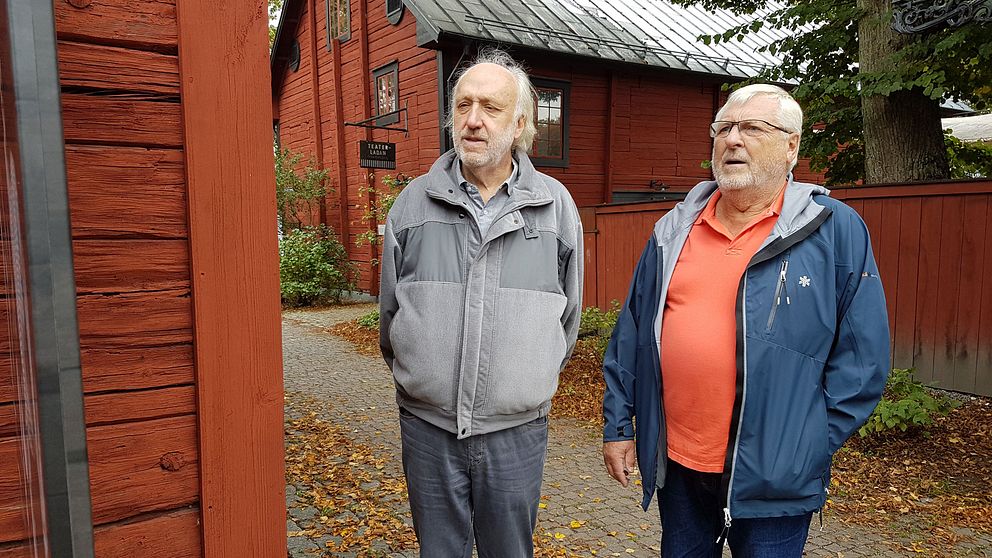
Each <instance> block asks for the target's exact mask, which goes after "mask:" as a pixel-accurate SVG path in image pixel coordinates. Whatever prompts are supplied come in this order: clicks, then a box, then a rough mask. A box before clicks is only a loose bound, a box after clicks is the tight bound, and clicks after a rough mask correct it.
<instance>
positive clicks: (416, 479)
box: [400, 408, 548, 558]
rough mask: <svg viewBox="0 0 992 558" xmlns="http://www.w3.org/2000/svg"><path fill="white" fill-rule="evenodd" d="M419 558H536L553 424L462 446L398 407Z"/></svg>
mask: <svg viewBox="0 0 992 558" xmlns="http://www.w3.org/2000/svg"><path fill="white" fill-rule="evenodd" d="M400 433H401V436H402V438H403V472H404V474H405V475H406V482H407V491H408V493H409V495H410V510H411V511H412V512H413V529H414V531H416V533H417V540H419V541H420V556H421V558H470V557H471V556H472V543H473V539H474V542H475V544H476V545H477V547H478V551H479V558H524V557H532V556H534V543H533V538H532V537H533V535H534V526H535V524H536V522H537V504H538V501H539V500H540V498H541V477H542V475H543V474H544V457H545V455H546V453H547V449H548V419H547V417H542V418H539V419H536V420H534V421H531V422H528V423H526V424H523V425H520V426H517V427H514V428H509V429H506V430H500V431H499V432H492V433H489V434H480V435H478V436H471V437H469V438H465V439H463V440H459V439H457V437H456V436H455V435H454V434H452V433H450V432H448V431H446V430H442V429H440V428H438V427H436V426H434V425H432V424H430V423H427V422H425V421H423V420H421V419H419V418H417V417H415V416H413V415H412V414H410V413H409V412H407V411H406V410H404V409H402V408H401V409H400Z"/></svg>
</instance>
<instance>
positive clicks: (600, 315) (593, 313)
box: [579, 300, 620, 358]
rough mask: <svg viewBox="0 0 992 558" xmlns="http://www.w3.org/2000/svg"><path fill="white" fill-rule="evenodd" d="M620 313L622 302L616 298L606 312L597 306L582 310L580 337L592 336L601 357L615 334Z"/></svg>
mask: <svg viewBox="0 0 992 558" xmlns="http://www.w3.org/2000/svg"><path fill="white" fill-rule="evenodd" d="M619 315H620V303H619V302H617V301H616V300H614V301H613V302H611V303H610V309H609V310H606V311H605V312H604V311H603V310H600V309H599V308H597V307H595V306H589V307H588V308H586V309H585V310H583V311H582V317H581V319H580V320H579V337H581V338H588V337H592V338H593V339H594V340H595V343H596V350H597V351H598V352H599V356H600V358H602V357H603V355H604V354H606V346H607V345H609V344H610V336H611V335H613V328H614V327H615V326H616V325H617V316H619Z"/></svg>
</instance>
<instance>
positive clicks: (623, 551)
mask: <svg viewBox="0 0 992 558" xmlns="http://www.w3.org/2000/svg"><path fill="white" fill-rule="evenodd" d="M372 308H374V306H372V305H368V304H360V305H352V306H342V307H335V308H329V309H323V310H310V311H287V312H284V313H283V362H284V375H285V388H286V392H287V394H307V395H310V396H313V397H315V398H317V399H318V400H320V401H323V402H326V403H327V404H329V406H330V407H331V408H333V409H334V412H333V416H329V417H325V418H327V419H328V420H331V421H334V422H335V423H337V424H339V425H341V426H342V427H344V428H346V429H347V430H348V431H350V432H351V435H352V438H353V440H355V441H356V442H360V443H363V444H367V445H370V446H373V447H377V448H382V451H383V452H384V454H385V455H386V456H388V457H390V458H391V459H390V460H389V462H388V463H387V464H386V468H385V471H384V472H385V474H387V475H395V477H396V478H399V477H400V476H401V475H402V471H401V465H400V443H399V423H398V418H397V412H396V403H395V397H394V391H393V382H392V378H391V376H390V374H389V371H388V369H387V368H386V366H385V364H384V363H383V362H382V359H381V358H375V357H367V356H363V355H359V354H357V353H356V352H355V351H354V350H353V349H352V347H351V345H350V344H349V343H348V342H347V341H345V340H344V339H341V338H339V337H337V336H334V335H331V334H329V333H327V332H326V331H325V330H326V328H328V327H330V326H331V325H333V324H335V323H338V322H342V321H346V320H350V319H353V318H355V317H357V316H360V315H362V314H364V313H365V312H367V311H369V310H370V309H372ZM550 424H551V426H550V434H549V447H548V458H547V463H546V465H545V472H544V485H543V491H542V500H541V501H542V503H543V504H544V506H542V509H541V510H540V512H539V515H538V531H539V532H541V533H549V534H551V535H552V536H554V535H555V534H560V535H564V538H563V539H560V542H561V543H562V544H565V545H567V546H568V547H569V548H579V549H584V550H583V551H581V552H579V553H578V554H580V555H583V556H597V557H603V556H634V557H657V556H658V555H659V540H660V536H661V531H660V528H659V522H658V512H657V507H656V506H655V505H654V503H653V502H652V507H651V508H650V510H649V511H648V512H644V511H642V510H641V508H640V505H639V500H640V493H641V491H640V486H633V483H632V485H631V486H629V487H628V488H626V489H624V488H623V487H621V486H620V485H619V484H618V483H616V482H615V481H613V480H612V479H611V478H609V477H608V476H607V474H606V470H605V467H604V466H603V461H602V455H601V438H600V434H599V432H598V431H592V430H590V429H588V428H582V427H581V426H579V425H578V423H576V422H574V421H572V420H570V419H560V418H559V419H552V421H551V423H550ZM286 503H287V508H288V510H289V514H288V515H289V517H288V519H287V532H288V534H289V535H290V536H289V537H288V546H289V556H290V558H303V557H312V556H317V555H319V552H320V550H319V549H321V548H323V547H324V544H325V543H326V540H327V539H323V540H310V539H308V538H306V537H305V536H301V535H300V532H301V531H302V530H303V529H305V528H306V526H307V525H308V524H309V522H311V521H312V520H313V517H314V515H315V513H316V510H314V509H312V508H309V509H307V507H306V506H303V505H301V504H300V503H299V502H297V499H296V488H295V487H293V486H288V487H287V492H286ZM396 505H397V506H398V509H399V510H400V511H401V512H402V513H404V514H406V516H407V517H408V514H409V511H408V508H406V507H405V506H406V503H405V500H404V501H402V502H397V503H396ZM573 521H578V522H580V523H579V524H578V525H579V526H578V527H577V528H573V527H572V525H573V523H572V522H573ZM985 542H988V541H984V542H983V543H982V544H981V546H980V547H974V548H969V549H968V554H970V555H974V556H992V550H990V549H992V546H986V545H985V544H984V543H985ZM592 550H595V551H596V553H595V554H592V553H591V551H592ZM323 555H324V556H331V554H329V553H325V554H323ZM375 555H376V556H389V557H391V558H413V557H414V556H416V552H415V551H407V552H405V553H393V554H388V553H385V552H383V553H382V554H379V553H376V554H375ZM724 555H725V556H729V552H725V553H724ZM806 555H807V556H814V557H832V558H857V557H865V558H867V557H872V558H877V557H883V558H884V557H896V556H911V555H913V554H912V553H906V552H903V551H897V550H895V549H894V547H893V545H891V544H889V543H888V542H887V541H886V540H885V539H884V537H883V536H882V535H881V534H879V533H875V532H870V531H867V530H864V529H861V528H858V527H853V526H849V525H844V524H843V523H841V522H839V521H837V520H836V519H832V518H831V517H830V515H829V513H828V514H827V515H826V517H825V524H824V526H823V529H822V530H821V529H820V527H819V521H818V518H817V517H816V516H814V519H813V525H812V527H811V529H810V537H809V541H808V543H807V546H806ZM954 555H959V554H958V553H957V552H955V553H954ZM338 556H344V555H340V554H339V555H338Z"/></svg>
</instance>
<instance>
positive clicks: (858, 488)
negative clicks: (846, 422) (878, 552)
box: [287, 322, 992, 557]
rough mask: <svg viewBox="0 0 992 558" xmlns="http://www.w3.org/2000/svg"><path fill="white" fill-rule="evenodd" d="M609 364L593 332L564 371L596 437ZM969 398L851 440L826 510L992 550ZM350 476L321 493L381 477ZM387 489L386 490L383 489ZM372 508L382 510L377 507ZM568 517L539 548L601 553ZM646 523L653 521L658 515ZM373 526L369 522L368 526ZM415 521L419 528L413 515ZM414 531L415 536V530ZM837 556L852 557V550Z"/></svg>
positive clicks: (979, 412) (841, 517)
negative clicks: (928, 419)
mask: <svg viewBox="0 0 992 558" xmlns="http://www.w3.org/2000/svg"><path fill="white" fill-rule="evenodd" d="M325 331H327V332H329V333H333V334H335V335H337V336H341V337H344V338H345V339H347V340H349V341H350V342H351V343H352V344H353V346H354V348H355V349H356V351H357V352H359V353H361V354H364V355H370V356H378V333H377V332H376V331H373V330H368V329H366V328H363V327H361V326H359V325H357V324H356V323H354V322H345V323H340V324H337V325H334V326H332V327H329V328H327V329H326V330H325ZM600 366H601V360H600V357H599V356H598V353H597V352H596V349H595V346H594V343H593V341H585V340H580V341H579V343H578V346H577V347H576V351H575V354H574V355H573V357H572V360H571V361H570V363H569V365H568V366H567V367H566V369H565V371H564V372H563V373H562V376H561V380H560V386H559V389H558V393H557V394H556V396H555V399H554V401H553V407H552V415H553V416H557V417H570V418H573V419H575V420H576V421H577V422H578V424H579V425H580V426H583V427H584V428H587V429H588V431H589V433H590V434H589V435H590V436H592V437H595V436H597V435H598V431H599V429H600V428H601V425H602V394H603V381H602V374H601V371H600ZM964 399H965V400H964V402H963V404H962V405H961V406H960V407H959V408H958V409H956V410H954V411H953V412H952V413H951V415H949V416H948V417H944V418H939V419H937V421H936V422H935V424H934V425H932V426H930V427H929V428H927V429H926V430H925V431H920V432H915V433H909V434H901V433H900V434H889V435H883V436H877V437H874V438H871V439H861V438H858V437H857V436H856V437H855V438H854V439H852V440H851V441H849V442H848V444H847V445H846V446H845V447H844V448H843V449H842V450H841V451H840V452H839V453H838V454H837V456H836V458H835V462H834V468H833V480H832V483H831V497H830V501H829V504H828V508H827V512H826V514H825V515H826V519H827V521H828V523H829V522H834V521H839V522H841V523H843V524H846V525H851V526H852V528H855V527H853V526H858V527H857V528H860V529H862V530H864V529H867V531H864V532H871V533H880V534H882V535H883V536H884V539H885V540H886V541H889V542H888V545H889V546H890V547H891V548H892V549H893V551H895V552H897V553H898V554H899V555H917V556H935V557H939V556H948V557H950V556H954V557H957V556H969V555H970V556H992V488H990V487H992V403H990V401H989V400H988V399H981V398H964ZM301 424H302V425H306V423H301ZM311 447H313V444H311ZM354 448H355V445H354V444H353V445H351V446H349V450H348V451H350V452H354V451H355V449H354ZM342 451H344V450H342ZM359 451H361V449H359ZM350 455H351V453H349V454H348V455H347V456H341V457H338V460H339V461H341V460H345V461H347V459H345V458H348V457H349V456H350ZM287 464H288V462H287ZM340 478H341V482H345V483H346V485H345V486H344V487H343V488H340V489H335V488H333V487H332V488H331V489H328V490H327V493H326V494H325V495H324V496H319V498H331V496H330V495H331V494H337V493H338V491H339V490H344V493H345V494H349V493H348V490H351V491H352V492H354V491H355V490H356V489H355V488H354V487H355V486H358V487H359V488H360V487H361V486H362V485H361V483H362V482H371V481H368V480H357V482H358V484H357V485H356V484H355V482H356V479H351V480H348V479H347V476H341V477H340ZM378 482H380V483H381V482H382V480H379V481H378ZM347 483H350V484H347ZM548 484H549V483H546V485H548ZM551 484H552V485H550V486H548V487H547V488H548V489H549V491H550V492H551V493H553V490H554V489H555V487H554V486H553V483H551ZM388 486H390V487H391V488H392V489H395V490H398V491H399V492H397V493H395V496H396V497H402V496H403V495H404V494H402V493H403V489H402V485H401V484H397V485H388ZM348 487H350V488H348ZM378 492H379V493H380V495H382V494H383V491H378ZM387 492H388V491H387ZM386 496H389V494H388V493H387V494H386ZM390 497H391V496H390ZM315 498H317V497H315ZM348 498H352V496H348V497H347V498H346V500H344V501H342V502H341V503H340V505H354V502H355V501H356V500H354V499H348ZM547 498H548V496H545V497H544V498H542V503H541V506H542V508H543V509H545V511H547V506H548V505H549V502H550V505H552V506H553V505H555V502H554V501H553V500H547ZM315 501H317V502H324V501H325V500H323V499H315ZM332 503H334V502H332ZM365 505H371V504H365ZM371 509H376V508H374V507H373V508H371ZM383 513H384V512H383ZM542 513H543V512H542ZM369 515H371V516H373V517H377V514H376V513H372V514H369ZM386 515H387V516H388V514H386ZM328 517H329V516H328ZM383 517H385V516H383ZM384 521H386V522H388V520H386V519H384ZM407 521H409V520H408V518H407ZM386 524H387V523H383V524H382V525H386ZM394 526H395V524H394ZM568 526H569V527H570V529H561V528H558V529H557V530H544V529H542V527H541V525H540V524H539V525H538V529H537V535H536V536H535V544H536V548H537V555H538V556H542V557H547V556H559V557H570V556H593V555H596V548H595V541H587V540H583V539H582V538H581V537H577V536H576V535H578V534H581V532H582V531H583V530H584V529H586V527H587V526H586V523H585V520H583V519H581V518H579V519H574V520H572V523H571V524H568ZM645 526H646V527H652V526H651V525H650V524H646V525H645ZM347 527H349V526H348V525H342V526H341V528H347ZM337 528H338V527H335V529H337ZM352 528H353V527H352ZM628 528H629V526H628ZM814 528H815V526H814ZM857 528H855V529H856V530H857ZM368 529H369V527H366V531H365V532H368ZM406 529H407V530H408V529H409V525H408V524H407V526H406ZM373 531H374V528H373ZM634 531H636V529H635V530H634ZM341 532H343V533H352V534H354V533H360V532H361V531H356V530H352V531H341ZM399 532H401V533H412V532H411V531H399ZM606 535H607V536H610V537H616V538H624V537H628V538H631V539H632V540H633V539H636V537H637V536H638V535H637V534H636V532H629V533H624V532H609V533H606ZM342 539H344V537H342ZM404 540H406V541H409V539H408V538H405V539H404ZM342 542H346V541H345V540H342ZM404 548H405V547H404ZM359 555H362V554H359ZM368 555H372V554H368ZM811 555H816V556H821V555H824V556H826V555H828V554H819V553H817V554H811ZM829 555H831V556H844V555H845V553H843V552H841V553H837V554H829ZM848 555H849V554H848Z"/></svg>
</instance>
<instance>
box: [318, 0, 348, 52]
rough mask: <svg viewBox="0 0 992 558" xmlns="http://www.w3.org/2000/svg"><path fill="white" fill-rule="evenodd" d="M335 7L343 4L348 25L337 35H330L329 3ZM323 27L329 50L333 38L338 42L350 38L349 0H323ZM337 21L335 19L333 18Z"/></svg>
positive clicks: (332, 43)
mask: <svg viewBox="0 0 992 558" xmlns="http://www.w3.org/2000/svg"><path fill="white" fill-rule="evenodd" d="M332 3H333V5H334V7H335V8H336V7H337V6H338V5H339V4H344V6H345V13H346V14H347V15H348V25H347V27H346V28H345V29H344V30H343V31H342V32H341V34H339V35H337V36H332V35H331V11H332V10H331V5H332ZM324 16H325V17H324V29H325V31H326V33H327V50H328V52H330V51H331V49H332V48H333V45H334V40H335V39H337V40H338V42H341V43H343V42H345V41H347V40H348V39H350V38H351V0H324ZM335 21H337V20H335Z"/></svg>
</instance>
